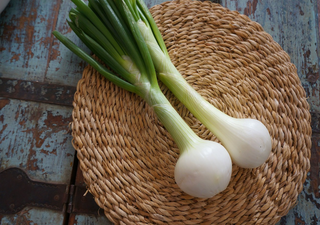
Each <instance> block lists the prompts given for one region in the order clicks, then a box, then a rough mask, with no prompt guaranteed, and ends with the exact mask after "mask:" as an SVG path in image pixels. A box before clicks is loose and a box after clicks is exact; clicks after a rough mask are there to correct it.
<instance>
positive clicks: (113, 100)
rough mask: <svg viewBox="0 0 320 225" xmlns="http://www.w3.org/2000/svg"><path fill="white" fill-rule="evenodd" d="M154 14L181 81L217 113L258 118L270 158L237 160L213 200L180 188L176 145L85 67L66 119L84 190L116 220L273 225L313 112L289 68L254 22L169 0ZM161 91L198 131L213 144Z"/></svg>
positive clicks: (297, 168)
mask: <svg viewBox="0 0 320 225" xmlns="http://www.w3.org/2000/svg"><path fill="white" fill-rule="evenodd" d="M151 12H152V14H153V16H154V18H155V20H156V22H157V24H158V26H159V29H160V31H161V32H162V34H163V37H164V40H165V42H166V45H167V47H168V50H169V54H170V56H171V58H172V61H173V63H174V64H175V66H176V67H177V68H178V70H179V71H180V72H181V74H182V75H183V76H184V77H185V78H186V80H187V81H188V82H189V83H190V84H191V85H192V86H193V87H194V88H195V89H196V90H197V91H199V93H200V94H201V95H202V96H204V98H206V99H207V100H208V101H209V102H210V103H212V104H213V105H215V106H216V107H217V108H219V109H220V110H222V111H223V112H225V113H227V114H229V115H231V116H234V117H239V118H241V117H251V118H256V119H259V120H260V121H262V122H263V123H264V124H265V125H266V126H267V128H268V130H269V131H270V134H271V136H272V146H273V150H272V154H271V155H270V157H269V159H268V161H267V162H266V163H265V164H263V165H262V166H261V167H259V168H256V169H241V168H239V167H237V166H235V165H234V166H233V171H232V178H231V182H230V184H229V186H228V187H227V189H226V190H225V191H223V192H222V193H220V194H218V195H216V196H215V197H213V198H210V199H199V198H194V197H191V196H189V195H187V194H184V193H183V192H181V191H180V189H179V188H178V186H177V185H176V184H175V181H174V166H175V163H176V161H177V159H178V156H179V152H178V148H177V146H176V144H175V143H174V142H173V140H172V138H171V136H170V134H169V133H168V132H167V131H166V130H165V129H164V127H163V126H162V125H161V123H160V122H159V121H158V119H157V118H156V116H155V114H154V112H153V111H152V109H151V108H150V107H149V106H148V105H147V104H146V103H145V102H144V101H143V100H142V99H141V98H140V97H138V96H136V95H134V94H131V93H129V92H126V91H124V90H121V89H120V88H118V87H116V86H115V85H113V84H111V83H110V82H108V81H106V79H104V78H102V77H101V76H100V75H99V74H98V73H97V72H95V71H94V70H93V69H92V68H91V67H90V66H88V67H86V68H85V70H84V72H83V78H82V79H81V80H80V81H79V83H78V86H77V92H76V94H75V97H74V104H73V106H74V110H73V122H72V135H73V144H74V147H75V149H76V150H77V153H78V158H79V161H80V166H81V170H82V171H83V175H84V179H85V182H86V184H87V187H88V190H89V191H90V192H91V193H92V194H93V196H94V197H95V201H96V202H97V204H98V205H99V206H100V207H101V208H102V209H103V210H104V213H105V215H106V216H107V218H108V219H109V220H110V221H111V222H113V223H115V224H275V223H276V222H277V221H279V220H280V218H281V217H282V216H284V215H285V214H287V213H288V211H289V209H290V208H292V207H293V206H294V204H295V203H296V200H297V197H298V194H299V193H300V192H301V191H302V188H303V183H304V181H305V179H306V176H307V172H308V170H309V168H310V161H309V160H310V148H311V127H310V120H311V116H310V113H309V105H308V103H307V100H306V94H305V91H304V89H303V88H302V86H301V82H300V79H299V77H298V75H297V70H296V67H295V66H294V65H293V64H292V63H291V62H290V58H289V56H288V54H287V53H286V52H285V51H284V50H283V49H282V48H281V47H280V46H279V44H277V43H276V42H275V41H274V40H273V39H272V37H271V36H270V35H269V34H267V33H266V32H265V31H264V30H263V28H262V27H261V26H260V25H259V24H258V23H256V22H253V21H251V20H250V19H249V18H248V17H247V16H244V15H241V14H239V13H238V12H235V11H230V10H228V9H226V8H224V7H222V6H221V5H218V4H214V3H210V2H200V1H172V2H165V3H163V4H161V5H157V6H154V7H153V8H152V9H151ZM161 89H162V90H163V92H164V93H165V94H166V96H167V97H168V98H169V100H170V102H171V103H172V105H173V106H174V107H175V108H176V110H177V111H178V112H179V114H180V115H181V116H182V117H183V118H184V119H185V121H186V122H187V123H188V124H189V125H190V126H191V128H192V129H193V130H194V131H195V132H196V133H197V134H198V135H199V136H200V137H202V138H205V139H211V140H217V139H216V138H215V136H214V135H212V134H211V133H210V132H209V131H208V130H207V129H206V128H205V127H204V126H203V125H202V124H201V123H200V122H199V121H198V120H197V119H195V118H194V117H193V115H192V114H191V113H190V112H189V111H188V110H187V109H186V108H185V107H184V106H183V105H182V104H181V103H180V102H179V101H178V100H177V99H176V98H175V97H174V96H173V95H172V94H171V93H170V92H169V91H168V90H167V89H166V88H165V87H164V86H163V85H162V86H161Z"/></svg>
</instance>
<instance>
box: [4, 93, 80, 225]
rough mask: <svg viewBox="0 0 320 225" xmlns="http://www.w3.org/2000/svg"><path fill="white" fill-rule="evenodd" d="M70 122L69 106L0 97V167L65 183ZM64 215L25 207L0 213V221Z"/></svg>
mask: <svg viewBox="0 0 320 225" xmlns="http://www.w3.org/2000/svg"><path fill="white" fill-rule="evenodd" d="M70 122H71V110H70V107H64V106H53V105H48V104H43V103H35V102H26V101H21V100H13V99H8V98H0V171H2V170H4V169H6V168H10V167H19V168H21V169H23V170H24V171H25V172H26V173H27V174H28V176H29V177H30V178H31V179H33V180H37V181H42V182H54V183H61V184H69V182H70V174H71V170H72V167H73V161H74V149H73V148H72V146H71V135H70V134H69V133H68V131H69V127H68V124H69V123H70ZM26 194H27V193H26ZM64 216H65V215H64V213H63V212H55V211H52V210H46V209H37V208H30V207H29V208H26V209H25V210H23V211H22V212H20V213H18V214H16V215H8V216H4V215H2V217H1V218H0V224H10V225H11V224H20V222H19V221H25V220H26V221H31V222H32V223H33V224H63V220H64ZM48 221H51V222H50V223H49V222H48Z"/></svg>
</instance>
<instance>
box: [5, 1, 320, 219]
mask: <svg viewBox="0 0 320 225" xmlns="http://www.w3.org/2000/svg"><path fill="white" fill-rule="evenodd" d="M0 1H1V0H0ZM146 2H147V5H148V6H149V7H151V6H153V5H155V4H160V3H162V2H164V0H147V1H146ZM221 4H222V5H223V6H225V7H227V8H229V9H231V10H237V11H239V12H240V13H242V14H246V15H248V16H249V17H250V18H251V19H252V20H254V21H257V22H258V23H260V24H261V25H262V26H263V27H264V29H265V30H266V31H267V32H268V33H269V34H271V35H272V36H273V38H274V39H275V40H276V41H277V42H278V43H279V44H280V45H281V46H282V47H283V48H284V49H285V50H286V51H287V52H288V53H289V55H290V57H291V59H292V62H293V63H294V64H295V65H296V66H297V69H298V74H299V77H300V79H301V82H302V85H303V87H304V88H305V90H306V93H307V95H308V101H309V103H310V106H311V108H310V111H311V113H312V129H313V147H312V159H311V171H310V172H309V174H308V178H307V181H306V182H305V185H304V190H303V192H302V193H301V194H300V195H299V198H298V203H297V205H296V206H295V207H294V208H293V209H292V210H291V211H290V212H289V214H288V215H287V216H285V217H283V218H282V219H281V221H280V222H279V224H281V225H291V224H299V225H300V224H306V225H308V224H311V225H316V224H320V190H319V188H320V174H319V171H320V126H319V123H320V119H319V118H320V96H319V95H320V90H319V89H320V88H319V87H320V79H319V62H320V61H319V54H320V44H319V36H320V31H319V30H320V29H319V19H318V15H319V14H320V0H317V1H316V0H302V1H299V0H288V1H271V0H265V1H262V0H221ZM71 6H72V3H71V2H70V0H57V1H50V0H41V1H40V0H12V1H11V2H10V3H9V5H8V7H7V8H6V9H5V11H3V12H2V13H1V14H0V171H2V170H4V169H6V168H9V167H13V166H16V167H20V168H22V169H24V170H25V171H26V172H27V173H28V175H29V176H30V177H31V178H33V179H36V180H39V181H44V182H57V183H62V184H70V183H72V182H75V183H76V184H81V182H83V180H82V177H81V173H79V171H78V172H76V173H73V172H72V171H73V169H74V167H75V166H76V163H75V162H76V161H75V160H76V159H75V152H74V149H73V148H72V146H71V135H70V132H69V123H70V121H71V111H72V107H71V101H70V98H71V99H72V95H73V93H74V91H75V86H76V84H77V81H78V80H79V79H80V77H81V72H82V70H83V68H84V67H85V64H84V63H83V62H82V61H81V60H79V59H78V58H77V57H76V56H75V55H73V54H72V53H71V52H69V51H68V50H67V49H66V48H65V47H64V46H63V45H61V44H59V43H58V42H57V41H56V40H55V39H54V38H53V36H52V35H51V32H52V31H53V30H55V29H56V30H59V31H61V32H62V33H64V34H66V35H67V36H68V37H69V38H71V39H72V40H74V41H75V42H78V41H77V39H76V38H75V36H74V34H73V33H72V32H70V29H69V28H68V27H67V26H66V23H65V20H66V17H67V14H66V12H67V11H68V9H70V7H71ZM80 45H81V44H80ZM81 46H83V45H81ZM75 168H77V167H75ZM74 171H76V169H75V170H74ZM0 201H1V200H0ZM0 224H8V225H12V224H69V225H71V224H72V225H73V224H86V225H89V224H96V225H99V224H109V222H108V221H107V220H106V218H105V217H104V216H103V215H102V216H91V215H81V214H70V215H69V214H67V213H63V212H57V211H52V210H47V209H40V208H34V207H29V208H25V209H24V210H23V211H21V212H19V213H17V214H16V215H0Z"/></svg>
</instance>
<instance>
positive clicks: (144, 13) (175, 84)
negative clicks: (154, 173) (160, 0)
mask: <svg viewBox="0 0 320 225" xmlns="http://www.w3.org/2000/svg"><path fill="white" fill-rule="evenodd" d="M137 3H138V4H135V6H136V7H137V9H136V10H137V11H139V16H140V17H139V16H138V17H137V18H136V20H135V22H136V23H137V24H138V26H139V29H140V31H141V33H142V35H143V38H144V40H145V42H146V44H147V46H148V49H149V51H150V53H151V57H152V60H153V62H154V65H155V68H156V72H157V75H158V77H159V79H160V80H161V81H162V82H163V83H164V84H165V85H166V86H167V87H168V88H169V89H170V90H171V92H172V93H173V94H174V95H175V96H176V97H177V98H178V99H179V100H180V101H181V102H182V103H183V104H184V105H185V106H186V107H187V108H188V109H189V111H190V112H191V113H192V114H193V115H194V116H195V117H196V118H197V119H198V120H199V121H200V122H201V123H202V124H204V125H205V127H206V128H207V129H208V130H210V131H211V132H212V133H213V134H214V135H215V136H216V137H217V138H218V139H219V140H220V141H221V142H222V144H223V145H224V146H225V147H226V149H227V151H228V152H229V154H230V155H231V158H232V160H233V162H234V163H235V164H236V165H238V166H240V167H242V168H256V167H259V166H261V165H262V164H263V163H264V162H265V161H266V160H267V159H268V157H269V155H270V153H271V150H272V142H271V137H270V134H269V131H268V129H267V128H266V127H265V125H264V124H263V123H262V122H260V121H259V120H256V119H252V118H245V119H240V118H233V117H231V116H228V115H227V114H225V113H223V112H221V111H220V110H218V109H217V108H215V107H214V106H213V105H212V104H210V103H209V102H208V101H206V100H205V99H204V98H203V97H202V96H201V95H200V94H199V93H198V92H197V91H195V90H194V89H193V88H192V87H191V85H190V84H188V82H187V81H186V80H185V79H184V78H183V77H182V75H181V74H180V73H179V71H178V70H177V69H176V67H175V66H174V65H173V63H172V61H171V60H170V57H169V54H168V52H167V49H166V46H165V43H164V41H163V39H162V37H161V34H160V31H159V29H158V27H157V26H156V23H155V21H154V19H153V17H152V15H151V13H150V12H149V10H148V8H147V7H146V5H145V4H144V2H143V0H137Z"/></svg>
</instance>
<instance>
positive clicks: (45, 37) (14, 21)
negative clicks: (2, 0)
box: [0, 0, 85, 86]
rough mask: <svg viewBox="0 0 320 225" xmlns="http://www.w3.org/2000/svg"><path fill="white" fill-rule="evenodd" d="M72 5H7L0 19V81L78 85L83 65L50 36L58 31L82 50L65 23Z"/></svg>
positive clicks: (34, 0) (64, 0) (33, 1)
mask: <svg viewBox="0 0 320 225" xmlns="http://www.w3.org/2000/svg"><path fill="white" fill-rule="evenodd" d="M71 5H73V3H72V2H71V1H69V0H58V1H49V0H43V1H39V0H28V1H26V0H16V1H11V2H10V3H9V5H8V6H7V8H6V9H5V10H4V11H3V12H2V13H1V15H0V37H1V38H0V77H4V78H11V79H12V78H15V79H19V80H29V81H30V80H31V81H40V82H51V83H58V84H66V85H73V86H75V85H76V84H77V81H78V80H79V79H80V77H81V72H82V70H83V68H84V66H85V64H84V63H83V62H82V61H81V60H80V59H79V58H78V57H77V56H75V55H73V54H71V52H70V51H69V50H68V49H66V48H65V47H64V46H62V45H60V44H59V43H58V42H57V41H56V40H55V38H54V36H53V35H52V34H51V33H52V31H53V30H55V29H58V30H59V31H61V32H63V33H64V34H66V35H67V36H68V37H69V38H70V39H72V40H73V41H75V42H76V43H79V45H80V46H83V45H82V44H80V42H79V40H78V38H76V36H75V35H74V34H73V33H72V32H70V29H69V28H67V26H66V23H65V21H66V18H67V16H68V9H69V8H71ZM60 55H63V59H62V58H61V57H60Z"/></svg>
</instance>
